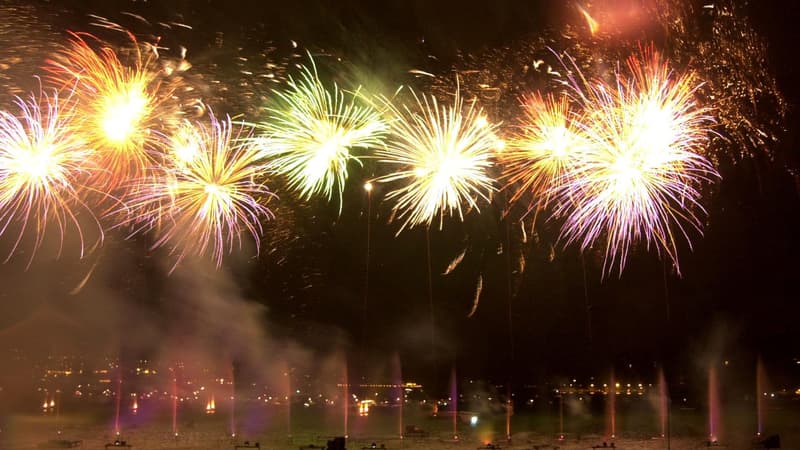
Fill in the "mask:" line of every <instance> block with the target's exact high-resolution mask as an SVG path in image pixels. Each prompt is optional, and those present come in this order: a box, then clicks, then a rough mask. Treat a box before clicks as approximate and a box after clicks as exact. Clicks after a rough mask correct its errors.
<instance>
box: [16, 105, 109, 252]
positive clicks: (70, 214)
mask: <svg viewBox="0 0 800 450" xmlns="http://www.w3.org/2000/svg"><path fill="white" fill-rule="evenodd" d="M17 105H18V107H19V114H18V115H14V114H11V113H8V112H6V111H0V233H3V232H5V231H7V230H8V229H9V227H12V224H15V223H16V224H17V225H18V227H19V232H18V235H17V237H16V241H15V243H14V245H13V247H12V251H11V254H13V252H14V250H15V249H16V248H17V246H18V245H19V243H20V241H21V240H22V238H23V236H24V234H25V233H26V231H28V232H32V233H34V235H35V237H34V248H33V250H34V251H33V252H31V259H32V258H33V253H35V251H36V250H37V249H38V248H39V247H40V246H41V244H42V242H43V239H44V236H45V230H46V229H47V228H48V227H49V226H50V225H51V224H55V227H56V229H57V230H58V233H59V238H60V242H61V243H63V240H64V234H65V233H66V231H67V229H70V228H74V229H75V230H76V231H77V235H78V236H79V239H80V249H81V255H83V248H84V245H83V244H84V238H83V232H82V231H81V226H80V223H79V220H78V216H77V213H78V210H83V211H84V212H86V213H88V214H89V215H92V213H91V211H90V210H89V209H88V208H86V206H85V205H84V204H83V202H82V200H81V198H80V193H81V191H82V190H83V189H84V187H83V186H84V184H83V183H84V182H85V180H86V178H87V176H89V175H90V174H91V173H92V166H91V151H90V150H89V149H88V147H87V146H86V143H85V142H84V141H83V140H82V139H81V138H80V136H79V135H77V134H75V133H73V132H72V128H73V127H74V126H75V125H76V124H77V123H79V121H78V118H77V115H76V111H75V109H74V107H73V104H72V103H70V101H69V100H68V99H59V97H58V95H56V94H54V95H47V94H41V95H40V96H38V97H37V96H31V98H30V99H29V100H27V101H26V100H23V99H17ZM92 218H94V216H93V215H92ZM95 223H96V220H95ZM98 228H99V225H98ZM100 232H101V234H102V230H100ZM59 253H60V249H59ZM11 254H9V258H10V257H11Z"/></svg>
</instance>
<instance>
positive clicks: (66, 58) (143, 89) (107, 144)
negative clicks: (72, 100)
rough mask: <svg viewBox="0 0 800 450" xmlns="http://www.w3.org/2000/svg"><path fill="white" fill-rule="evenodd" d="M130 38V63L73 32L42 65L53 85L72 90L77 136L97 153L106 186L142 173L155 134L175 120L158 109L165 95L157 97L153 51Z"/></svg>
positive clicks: (161, 108) (160, 94)
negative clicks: (75, 101)
mask: <svg viewBox="0 0 800 450" xmlns="http://www.w3.org/2000/svg"><path fill="white" fill-rule="evenodd" d="M129 38H130V40H131V42H132V43H133V46H132V49H131V52H132V57H131V59H132V63H131V64H129V65H126V64H123V62H122V61H121V60H120V58H119V56H118V55H117V53H116V52H115V51H114V50H113V49H112V48H111V47H110V46H108V45H107V44H105V43H102V42H100V41H98V40H97V39H96V38H94V37H92V36H91V35H88V34H78V33H73V34H71V37H70V39H69V41H68V44H67V45H66V47H65V48H64V49H63V50H61V51H60V52H59V53H58V54H57V55H56V56H55V57H54V58H53V59H51V60H50V61H48V62H47V66H46V67H45V69H46V70H47V71H48V72H49V73H50V76H49V79H50V80H51V81H52V82H54V83H55V84H56V85H57V86H59V87H70V88H73V87H74V91H75V95H76V97H77V98H78V103H79V105H80V107H81V109H82V111H81V113H82V114H84V115H85V117H86V120H85V121H83V126H82V127H81V128H80V129H78V130H76V132H80V133H82V134H83V135H84V136H85V138H86V141H87V143H88V144H89V145H90V146H91V147H92V148H94V149H95V150H96V153H95V156H96V157H97V158H98V165H99V166H102V167H103V168H104V169H105V170H104V172H102V174H103V180H101V183H100V184H102V185H103V186H106V187H108V188H114V187H117V186H119V185H120V184H121V183H122V182H124V181H125V180H127V179H129V178H138V177H140V176H141V175H142V174H143V173H144V172H145V171H146V168H147V167H148V165H149V164H150V162H151V159H152V158H151V156H150V153H151V152H152V146H153V144H154V143H156V142H157V138H156V136H155V133H154V130H155V129H156V128H158V127H161V126H163V125H164V120H167V121H169V120H172V118H173V116H174V115H173V114H172V112H173V111H169V110H168V108H164V105H163V101H162V99H164V98H166V97H168V94H167V93H164V92H160V93H159V88H160V82H159V73H158V71H157V70H156V68H155V64H154V60H155V58H156V57H157V56H156V53H155V50H154V49H155V47H153V46H151V45H141V44H139V43H138V42H137V41H136V39H135V38H134V37H133V36H132V35H129ZM87 41H91V42H92V43H94V44H97V45H96V46H97V47H99V48H97V49H95V48H94V47H93V46H92V45H90V43H89V42H87ZM162 119H164V120H162Z"/></svg>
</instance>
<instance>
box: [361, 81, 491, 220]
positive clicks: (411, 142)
mask: <svg viewBox="0 0 800 450" xmlns="http://www.w3.org/2000/svg"><path fill="white" fill-rule="evenodd" d="M412 96H413V98H414V100H415V103H416V109H415V110H412V109H410V108H409V107H408V106H403V107H402V108H398V107H396V106H394V105H392V104H391V103H390V102H389V101H388V100H386V101H385V102H384V103H386V105H387V108H388V109H389V111H390V112H391V113H392V115H393V116H394V117H393V119H392V120H391V121H390V127H391V133H392V135H393V138H392V139H391V140H390V141H389V142H388V143H387V146H386V147H385V148H383V149H379V150H377V151H376V152H375V153H376V156H377V157H378V158H379V162H381V163H385V164H390V165H392V166H394V167H396V168H397V170H396V171H394V172H392V173H390V174H388V175H383V176H380V177H378V178H377V179H376V181H379V182H384V183H385V182H403V183H404V184H405V185H404V186H402V187H400V188H397V189H395V190H393V191H391V192H389V193H388V194H387V195H386V198H387V199H388V200H394V201H395V205H394V208H393V212H394V214H395V215H396V217H397V218H398V219H399V220H401V221H402V225H401V226H400V230H399V231H398V233H399V232H401V231H402V230H403V229H404V228H406V227H408V228H413V227H414V226H417V225H420V224H426V225H428V226H430V224H431V223H432V222H433V220H434V218H435V217H436V216H439V227H440V228H441V226H442V221H443V219H444V216H445V215H450V216H454V215H457V216H458V217H459V218H460V219H463V216H464V210H465V209H467V208H468V207H469V208H475V209H478V203H477V200H478V198H482V199H484V200H487V201H488V200H489V195H490V193H491V192H493V191H494V190H495V187H494V181H493V179H492V178H491V176H490V174H489V169H490V168H491V167H492V164H493V163H492V156H493V155H494V152H495V150H496V149H497V147H498V146H500V145H501V141H500V140H499V139H498V138H497V135H496V134H495V131H496V128H497V126H496V125H494V124H490V123H488V122H487V121H486V118H485V117H484V116H483V112H482V110H481V109H480V108H478V107H477V106H476V104H475V102H474V101H472V102H469V104H468V105H467V106H465V105H464V102H463V100H462V98H461V96H460V94H459V93H458V91H456V94H455V98H454V102H453V104H452V105H450V106H445V105H441V106H440V105H439V102H438V101H437V100H436V98H435V97H431V98H430V99H429V98H428V97H426V96H424V95H423V96H418V95H417V94H416V93H414V92H413V91H412Z"/></svg>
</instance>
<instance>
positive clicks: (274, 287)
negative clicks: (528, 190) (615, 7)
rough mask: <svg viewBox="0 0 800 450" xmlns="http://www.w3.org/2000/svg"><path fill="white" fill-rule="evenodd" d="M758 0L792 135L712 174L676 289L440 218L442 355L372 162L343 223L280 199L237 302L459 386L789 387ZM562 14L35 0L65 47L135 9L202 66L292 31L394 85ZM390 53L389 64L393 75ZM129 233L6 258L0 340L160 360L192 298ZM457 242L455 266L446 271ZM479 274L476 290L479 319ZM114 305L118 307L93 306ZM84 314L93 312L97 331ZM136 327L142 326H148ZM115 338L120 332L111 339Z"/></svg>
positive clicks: (421, 253) (416, 272)
mask: <svg viewBox="0 0 800 450" xmlns="http://www.w3.org/2000/svg"><path fill="white" fill-rule="evenodd" d="M630 1H633V0H630ZM595 3H601V2H595ZM611 3H614V2H611ZM617 3H624V2H617ZM634 3H635V2H634ZM752 3H753V5H751V6H750V7H748V8H747V11H748V12H749V14H750V17H751V19H752V23H753V25H754V27H755V29H756V30H757V31H758V32H760V33H761V34H762V36H764V37H765V38H766V40H767V42H768V48H769V60H770V62H771V65H772V70H774V73H775V75H776V77H777V80H778V86H779V88H780V89H781V90H782V92H783V93H784V95H785V97H786V100H787V102H788V103H789V105H790V112H789V116H788V118H787V121H786V131H785V132H784V133H783V134H782V136H781V139H780V142H779V143H776V144H774V146H773V152H774V155H775V157H774V158H767V157H764V156H756V157H752V158H746V159H744V160H742V161H738V162H735V163H732V162H730V161H722V162H721V165H720V167H719V171H720V173H721V175H722V178H723V179H722V181H721V182H719V183H717V184H716V185H715V186H714V187H713V188H711V189H709V190H708V192H707V195H706V196H705V198H704V200H703V204H704V205H705V206H706V207H707V210H708V213H709V214H708V218H707V220H706V221H705V236H704V237H700V236H695V237H694V239H693V243H694V249H693V250H689V249H688V248H682V249H681V254H680V257H681V272H682V277H679V276H677V275H676V274H675V273H674V271H673V270H671V268H670V266H669V264H664V263H663V262H662V261H661V260H659V259H658V257H657V255H656V254H655V252H654V251H652V250H651V251H650V252H648V251H647V249H645V248H643V246H640V247H638V248H635V249H634V250H633V252H632V256H631V258H630V260H629V263H628V266H627V268H626V269H625V271H624V272H623V273H622V275H621V277H618V276H617V275H616V274H612V275H610V276H608V277H606V279H605V280H601V271H602V259H601V256H602V253H599V252H597V251H590V252H587V253H586V254H585V255H583V256H581V255H580V253H579V252H578V251H577V250H576V249H575V248H574V247H568V248H566V249H565V248H564V247H563V245H562V244H561V243H559V242H558V241H557V227H556V226H555V225H554V224H551V223H540V224H539V228H538V229H537V232H536V233H535V236H534V235H533V234H531V233H530V229H527V230H526V231H527V232H528V233H529V240H528V242H527V243H522V241H521V238H520V236H521V231H520V230H521V229H520V226H519V224H518V223H516V222H513V221H512V222H511V223H509V222H507V221H506V220H504V219H502V218H501V214H500V208H499V207H497V205H487V206H486V207H484V208H482V209H481V212H480V214H478V213H477V211H472V212H471V213H470V214H469V215H468V216H467V217H466V218H465V220H464V222H463V223H461V222H459V221H457V220H445V223H444V227H443V230H442V231H439V230H438V229H432V230H431V231H430V235H429V239H430V255H431V268H432V271H431V273H432V282H433V284H432V296H433V314H434V320H435V322H436V325H437V332H436V336H435V337H434V342H435V344H436V345H435V346H434V347H433V348H432V346H431V336H430V329H429V328H428V327H429V323H430V318H431V312H430V304H429V297H428V285H427V276H428V268H427V247H426V233H425V231H424V230H422V229H419V230H418V229H414V230H410V231H405V232H403V233H402V234H400V235H399V236H395V233H396V232H397V229H398V228H397V227H398V226H397V224H394V223H388V222H389V215H390V205H387V204H386V203H385V202H382V199H381V193H382V188H381V187H380V186H379V188H378V189H376V190H375V191H374V192H373V193H372V198H371V205H370V204H369V202H370V200H369V198H368V197H367V195H366V194H365V193H364V191H363V189H362V186H361V185H362V183H363V180H365V179H367V178H369V177H370V176H371V175H372V174H373V172H372V171H373V170H375V168H374V165H373V164H371V163H367V164H366V165H365V167H364V168H363V169H362V168H357V167H354V168H353V170H352V171H351V174H350V179H349V184H348V187H347V189H346V192H345V195H344V206H343V209H342V212H341V214H338V211H337V208H336V206H335V205H334V204H329V203H327V202H326V201H324V200H312V201H309V202H305V203H302V202H299V201H297V200H290V199H288V197H291V196H292V194H291V193H279V194H281V196H282V197H287V199H286V200H285V201H279V202H278V203H277V204H276V205H275V212H276V214H277V215H278V216H279V218H278V219H277V220H276V221H275V222H274V223H272V224H270V225H268V226H267V230H266V233H267V234H269V233H273V234H272V238H269V237H268V238H267V239H266V240H267V242H268V245H265V246H264V248H262V250H261V253H260V255H259V256H258V258H250V257H249V256H250V255H252V253H253V249H251V248H245V249H243V250H242V251H241V252H240V253H242V255H243V256H241V257H234V258H231V259H230V260H229V261H228V262H227V263H226V265H225V267H224V270H223V272H224V273H225V274H226V276H229V277H230V280H231V285H232V286H235V287H236V288H235V289H234V291H236V292H234V293H232V296H234V297H236V298H237V300H231V301H237V302H241V301H242V300H241V299H244V301H246V302H250V303H255V304H259V305H263V306H264V310H263V311H264V314H261V315H259V316H258V320H259V323H260V324H262V325H263V327H264V330H265V332H266V334H267V335H268V336H270V338H271V339H274V340H275V342H278V343H280V344H279V345H288V344H286V343H287V342H293V343H297V345H300V346H304V347H308V348H311V349H313V351H318V352H320V353H325V352H332V351H344V352H346V353H347V355H348V358H349V360H350V362H351V364H352V365H353V366H354V367H368V366H369V364H370V362H371V361H372V362H377V361H382V360H383V361H385V360H386V359H388V358H389V357H390V356H391V355H392V354H393V353H394V352H398V353H399V354H400V357H401V359H402V361H403V363H404V366H405V367H406V373H408V374H410V376H412V377H417V378H419V379H422V380H424V381H425V380H430V379H431V378H433V377H434V376H436V378H437V379H442V380H443V379H444V378H445V377H446V375H444V374H445V373H446V372H448V371H449V368H450V366H451V365H454V364H455V365H456V366H457V367H458V368H459V372H461V373H462V374H464V375H466V376H475V377H481V378H486V377H490V378H493V379H498V380H503V379H504V378H507V377H514V378H516V379H518V380H519V379H527V378H531V377H547V376H552V375H570V376H571V375H596V374H598V373H599V372H600V371H602V370H607V368H609V367H611V366H616V367H627V366H628V364H631V365H632V367H637V368H638V367H641V368H642V369H641V372H642V373H648V374H649V373H651V371H652V367H654V365H655V364H656V363H658V362H661V361H665V362H666V363H667V364H668V365H671V367H674V368H675V371H676V372H681V373H683V372H688V373H691V371H693V370H696V368H697V365H698V360H700V359H701V358H706V357H719V358H724V359H730V360H732V361H734V362H736V363H737V364H739V365H740V366H741V367H743V370H752V369H751V367H753V364H754V361H755V357H756V355H759V354H760V355H762V356H763V357H764V358H765V360H766V361H767V364H768V365H770V367H772V368H773V369H772V370H773V372H774V373H776V374H786V375H791V374H792V372H790V371H789V369H788V368H789V367H790V366H791V365H793V364H794V362H793V358H800V327H798V326H797V324H798V317H800V306H799V303H798V283H797V281H796V280H797V274H798V273H800V259H798V257H797V255H798V254H800V237H798V233H797V231H798V230H800V198H798V192H800V191H798V186H800V184H798V181H800V180H798V178H797V173H798V172H797V170H798V169H800V166H799V165H798V150H797V146H798V145H800V142H799V141H798V130H800V122H799V121H798V115H797V114H796V108H797V105H798V104H799V103H800V88H798V86H800V84H798V82H800V73H799V72H798V64H797V54H796V48H795V47H796V43H797V42H800V41H798V37H800V36H798V33H800V30H799V29H798V27H797V23H798V20H800V5H798V4H797V3H796V2H793V1H768V2H756V1H754V2H752ZM571 4H572V2H552V1H545V0H542V1H530V0H529V1H512V0H503V1H496V2H483V1H474V0H462V1H458V2H456V1H450V0H446V1H437V2H429V1H424V0H416V1H401V0H389V1H380V2H376V1H356V0H347V1H322V0H320V1H289V2H286V1H284V2H271V1H264V2H261V1H237V2H222V1H217V0H204V1H189V0H185V1H163V2H161V1H149V2H144V3H142V2H129V1H121V0H115V1H100V0H96V1H80V2H70V1H67V0H54V1H51V2H46V3H40V4H37V5H38V6H37V7H38V8H41V11H47V12H49V13H50V14H43V17H44V18H43V19H42V20H43V21H50V22H51V23H53V27H52V30H54V31H53V32H54V33H56V35H58V34H57V33H60V32H62V30H64V29H67V28H70V29H75V28H76V27H80V26H86V24H87V19H86V14H87V13H94V14H98V15H102V16H106V17H109V18H111V19H112V20H124V18H125V17H124V16H120V14H119V12H120V11H132V12H135V13H136V14H139V15H142V16H144V17H146V18H148V19H151V20H152V21H154V22H155V21H158V20H162V19H164V18H168V19H176V18H177V19H179V20H180V21H182V22H184V23H187V24H190V25H192V27H193V28H194V30H193V31H191V32H188V31H180V33H181V35H180V39H182V40H183V41H182V42H185V43H186V44H187V47H188V48H189V56H188V59H189V60H190V61H198V62H202V61H203V60H204V59H206V58H207V57H208V55H206V54H204V52H205V51H206V50H205V49H207V48H209V44H208V43H209V42H210V41H211V40H212V39H213V38H214V36H215V34H214V33H215V32H217V31H220V32H223V33H224V35H225V36H226V39H228V40H229V42H230V41H234V42H238V43H240V44H241V45H254V44H252V42H253V41H254V40H255V41H260V42H267V41H270V40H271V41H274V42H275V43H276V45H278V46H280V45H286V43H287V41H288V40H289V39H293V40H295V41H297V42H299V43H300V44H301V45H302V46H307V47H308V48H310V49H326V50H328V51H331V52H333V53H336V52H342V53H343V54H345V55H347V57H348V58H349V59H350V60H352V61H356V62H358V63H359V64H362V65H368V66H370V65H371V67H370V68H371V69H373V70H374V71H376V72H390V71H395V72H396V73H395V76H397V77H398V79H402V76H403V71H408V70H410V69H413V68H417V67H422V66H424V65H425V64H426V63H429V62H430V61H429V59H428V58H427V55H429V54H430V55H435V56H436V57H437V60H436V63H435V64H434V65H435V66H436V67H448V66H449V65H450V64H452V63H454V62H455V61H456V54H457V51H458V50H460V51H461V52H464V53H470V52H479V51H482V50H485V49H487V48H491V47H500V46H503V45H506V44H508V43H510V42H513V41H515V40H518V39H524V38H526V37H527V36H531V35H535V34H536V33H538V32H540V31H541V30H542V29H545V28H547V27H555V26H558V24H561V23H563V22H564V21H574V20H575V16H574V10H573V9H572V7H571ZM53 11H60V13H59V14H54V13H53ZM176 33H177V32H176ZM259 33H260V34H259ZM169 38H173V39H177V38H175V37H174V36H173V37H167V38H166V39H169ZM232 45H234V44H232ZM223 59H224V57H223ZM387 61H391V64H386V65H384V64H385V63H386V62H387ZM231 104H235V101H231ZM222 112H227V113H230V114H236V112H237V111H233V110H230V111H222ZM763 113H764V114H770V112H769V111H765V112H763ZM502 195H503V194H500V195H499V196H498V199H497V201H498V202H499V201H500V197H501V196H502ZM368 208H371V213H372V216H371V218H368V216H367V211H368ZM282 214H283V217H280V216H281V215H282ZM368 221H369V224H368ZM368 226H369V230H370V233H371V239H370V249H369V258H370V271H369V285H368V291H367V285H366V283H365V279H366V272H365V267H366V255H367V247H366V245H367V239H366V233H367V228H368ZM287 227H288V230H287ZM121 237H122V235H118V234H116V233H111V234H110V235H109V236H108V237H107V245H106V246H104V249H103V250H102V251H99V252H97V253H95V254H90V255H89V256H88V257H87V258H86V259H85V260H83V261H81V262H80V263H76V262H75V261H74V259H73V258H72V255H69V256H62V257H61V258H60V259H58V260H56V259H53V258H48V257H47V256H42V257H38V256H37V258H36V259H35V260H34V262H33V263H32V264H31V266H30V267H29V268H26V265H27V262H28V260H27V257H26V255H25V256H22V257H17V258H14V259H12V260H11V261H10V262H8V263H6V264H5V265H3V266H0V277H1V278H2V283H3V285H4V286H6V288H4V289H3V292H2V302H1V303H0V330H5V331H0V333H5V336H7V339H9V342H11V341H12V340H13V339H20V336H25V337H26V339H35V340H37V341H38V347H39V348H47V349H51V350H52V349H53V348H54V347H56V346H55V344H54V341H55V340H57V339H60V338H59V337H57V336H59V335H58V334H57V333H55V332H54V333H53V334H48V333H38V334H37V335H36V337H35V338H33V337H31V335H30V334H27V333H24V332H17V331H14V330H18V329H20V328H24V326H23V325H24V324H25V323H28V322H31V323H38V322H35V321H36V320H41V321H45V322H47V320H50V319H48V317H51V316H55V315H58V316H59V317H66V318H67V319H65V320H66V322H70V323H78V324H80V323H91V324H94V325H96V324H97V323H107V324H108V328H103V327H99V328H92V327H88V328H86V330H105V331H104V332H108V333H110V334H113V335H117V334H119V336H118V338H117V339H118V341H116V342H117V343H118V344H119V346H120V347H121V348H123V349H127V351H130V352H131V353H132V354H136V355H140V354H147V353H148V352H154V351H158V348H159V344H158V342H160V341H159V340H158V339H153V340H147V344H143V345H139V344H138V343H137V342H140V341H139V337H140V336H141V335H142V334H147V333H150V334H152V335H154V336H161V335H170V334H171V333H170V330H171V329H181V330H184V329H188V328H186V327H181V326H176V325H175V322H176V321H178V322H181V321H184V320H185V317H186V309H183V308H181V307H180V306H176V305H174V304H172V303H174V302H179V301H181V300H180V298H179V297H180V296H179V295H175V293H176V291H179V290H180V288H179V287H176V286H179V285H180V283H181V282H182V281H181V282H179V281H177V280H185V279H187V277H189V278H190V277H191V274H190V273H189V270H190V269H188V268H179V269H178V270H177V271H176V273H174V274H173V275H170V276H167V275H166V271H167V270H166V269H168V268H169V264H168V263H164V262H163V258H166V256H165V255H163V254H162V253H160V252H148V251H146V246H147V242H146V239H135V240H133V241H131V242H127V243H124V242H121V241H122V239H121ZM465 249H466V253H465V256H464V260H463V262H462V263H461V264H460V265H459V266H458V267H457V268H456V269H455V270H454V271H453V273H451V274H449V275H441V274H442V273H443V272H444V270H445V268H446V267H447V265H448V264H449V263H450V261H452V260H453V258H455V257H456V256H457V255H459V254H460V253H461V252H462V251H464V250H465ZM509 250H510V253H509ZM65 253H66V252H65ZM520 253H524V255H525V257H526V269H525V272H524V274H522V275H521V276H517V275H515V276H512V277H509V274H508V273H509V272H508V271H509V267H511V266H513V265H514V264H512V262H513V261H512V259H514V258H516V257H517V256H518V255H519V254H520ZM98 254H99V255H101V256H100V257H99V258H100V259H99V260H98V261H99V263H98V267H100V269H97V272H98V273H96V274H93V275H92V278H91V279H89V281H88V283H87V285H86V287H85V292H81V293H78V294H76V295H70V294H69V292H70V290H72V288H73V286H75V285H76V284H78V283H79V281H80V280H81V279H82V277H83V276H84V275H85V274H86V273H87V271H89V270H90V269H91V267H92V266H93V264H94V262H95V259H94V258H96V257H97V255H98ZM514 260H515V259H514ZM201 267H203V268H202V269H200V270H199V271H198V272H197V273H196V275H197V276H198V277H208V276H210V275H208V274H207V273H206V272H205V271H207V270H211V269H209V268H207V267H205V266H201ZM479 276H482V277H483V291H482V296H481V298H480V302H479V305H478V307H477V311H476V312H475V314H474V315H473V316H472V317H471V318H468V317H467V315H468V313H469V311H470V309H471V307H472V305H473V299H474V294H475V289H476V285H477V282H478V277H479ZM509 290H510V291H511V293H512V295H509ZM367 293H368V295H367ZM110 297H115V298H116V300H114V301H109V302H107V303H106V305H107V306H106V307H104V308H100V310H98V306H97V305H102V304H103V303H104V302H105V299H107V298H110ZM43 309H47V310H52V311H56V312H57V313H51V312H47V313H43V312H42V311H43ZM132 311H135V313H132ZM259 311H261V310H259ZM95 314H96V316H94V315H95ZM87 315H89V316H93V318H92V319H91V320H88V322H87V319H86V316H87ZM59 320H60V319H59ZM135 320H141V321H146V322H147V324H146V325H145V324H141V329H140V327H139V325H137V323H136V322H135ZM94 325H93V326H94ZM229 326H230V327H232V328H235V327H236V326H237V325H236V323H230V324H229ZM120 327H121V328H122V329H124V330H126V332H125V333H114V332H113V331H109V330H114V329H116V330H119V329H120ZM56 328H57V327H56ZM66 329H69V327H67V328H66ZM9 330H11V331H9ZM147 330H150V331H147ZM85 334H86V336H82V337H81V338H80V339H76V342H78V343H79V344H76V345H77V347H78V348H84V349H88V348H91V347H92V345H93V344H92V343H93V342H96V341H94V340H93V339H92V338H91V332H90V331H86V333H85ZM105 344H108V343H107V342H104V345H105ZM109 345H110V344H109ZM113 345H117V344H116V343H113ZM113 345H112V346H113ZM293 345H294V344H293ZM104 349H105V348H104ZM634 370H635V369H634ZM434 374H435V375H434ZM779 377H780V375H778V376H777V377H776V378H779Z"/></svg>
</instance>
